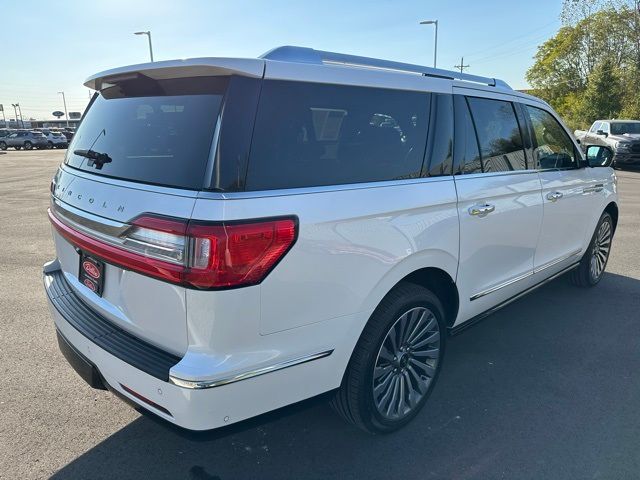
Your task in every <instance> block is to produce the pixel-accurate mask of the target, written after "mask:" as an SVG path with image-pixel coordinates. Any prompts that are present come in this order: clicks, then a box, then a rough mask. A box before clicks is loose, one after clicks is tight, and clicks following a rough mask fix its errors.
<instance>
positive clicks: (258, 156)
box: [246, 80, 430, 190]
mask: <svg viewBox="0 0 640 480" xmlns="http://www.w3.org/2000/svg"><path fill="white" fill-rule="evenodd" d="M429 103H430V95H429V94H425V93H420V92H408V91H399V90H387V89H378V88H368V87H352V86H344V85H325V84H316V83H305V82H288V81H276V80H267V81H265V82H264V85H263V89H262V93H261V96H260V104H259V106H258V114H257V117H256V123H255V129H254V135H253V141H252V144H251V156H250V159H249V168H248V172H247V181H246V189H247V190H271V189H279V188H296V187H312V186H321V185H339V184H349V183H362V182H376V181H385V180H399V179H408V178H416V177H418V176H420V174H421V169H422V163H423V159H424V153H425V146H426V139H427V123H428V115H429Z"/></svg>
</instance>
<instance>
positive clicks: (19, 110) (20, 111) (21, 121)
mask: <svg viewBox="0 0 640 480" xmlns="http://www.w3.org/2000/svg"><path fill="white" fill-rule="evenodd" d="M16 106H17V107H18V115H20V123H21V124H22V128H24V118H22V109H21V108H20V104H19V103H16Z"/></svg>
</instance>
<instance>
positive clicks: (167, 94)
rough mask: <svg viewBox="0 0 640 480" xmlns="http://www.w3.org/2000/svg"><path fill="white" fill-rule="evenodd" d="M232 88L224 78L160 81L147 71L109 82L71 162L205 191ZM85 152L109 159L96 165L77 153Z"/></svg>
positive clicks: (112, 174)
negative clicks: (219, 124) (224, 104)
mask: <svg viewBox="0 0 640 480" xmlns="http://www.w3.org/2000/svg"><path fill="white" fill-rule="evenodd" d="M226 86H227V79H226V78H222V77H199V78H186V79H170V80H162V81H154V80H151V79H149V78H148V77H144V76H142V75H138V76H136V77H134V78H128V79H127V78H125V79H123V80H122V81H120V82H118V83H115V84H113V85H112V86H108V87H107V88H104V89H103V90H102V91H101V92H100V93H99V94H98V95H97V97H96V98H95V100H94V101H93V103H92V104H91V106H90V108H89V109H88V111H87V112H86V114H85V117H84V118H83V120H82V123H81V124H80V127H79V128H78V131H77V132H76V134H75V135H74V137H73V141H72V143H71V145H70V147H69V150H68V154H67V158H66V164H67V165H69V166H71V167H74V168H77V169H80V170H84V171H88V172H91V173H94V174H96V175H104V176H109V177H113V178H119V179H124V180H131V181H136V182H144V183H150V184H156V185H163V186H170V187H178V188H185V189H192V190H199V189H201V188H202V187H203V184H204V183H205V174H206V170H207V164H208V162H209V154H210V150H211V142H212V139H213V134H214V131H215V127H216V122H217V118H218V115H219V113H220V107H221V104H222V99H223V96H224V93H225V89H226ZM82 151H84V152H87V151H92V152H95V153H96V154H104V155H107V156H108V157H107V158H108V159H107V161H106V162H103V161H101V162H98V163H95V162H93V161H92V160H91V159H89V158H86V157H84V156H82V155H81V154H76V153H75V152H78V153H80V152H82ZM102 158H105V157H104V156H103V157H102Z"/></svg>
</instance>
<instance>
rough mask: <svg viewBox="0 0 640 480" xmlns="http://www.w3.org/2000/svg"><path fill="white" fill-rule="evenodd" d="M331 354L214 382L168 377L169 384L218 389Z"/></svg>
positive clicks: (327, 353) (300, 358)
mask: <svg viewBox="0 0 640 480" xmlns="http://www.w3.org/2000/svg"><path fill="white" fill-rule="evenodd" d="M332 353H333V350H326V351H324V352H319V353H314V354H311V355H304V356H301V357H297V358H294V359H291V360H287V361H284V362H280V363H275V364H273V365H269V366H266V367H262V368H258V369H255V370H248V371H246V372H242V373H238V374H236V375H232V376H229V377H222V378H219V379H214V380H183V379H181V378H177V377H174V376H172V375H169V383H173V384H174V385H177V386H178V387H182V388H188V389H193V390H202V389H205V388H214V387H220V386H222V385H227V384H229V383H234V382H239V381H241V380H247V379H248V378H253V377H257V376H259V375H264V374H265V373H271V372H276V371H278V370H282V369H285V368H289V367H293V366H295V365H301V364H303V363H307V362H311V361H313V360H319V359H320V358H324V357H328V356H329V355H331V354H332Z"/></svg>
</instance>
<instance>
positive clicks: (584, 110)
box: [580, 59, 622, 120]
mask: <svg viewBox="0 0 640 480" xmlns="http://www.w3.org/2000/svg"><path fill="white" fill-rule="evenodd" d="M617 72H618V71H617V69H616V65H615V63H614V62H613V61H612V60H611V59H605V60H604V61H603V62H602V63H600V64H599V65H597V66H596V67H595V68H594V70H593V72H592V73H591V76H590V77H589V82H588V84H587V88H586V90H585V92H584V95H583V96H582V101H581V106H580V116H581V118H583V119H590V120H596V119H598V118H616V117H617V116H618V115H619V114H620V110H621V109H622V102H621V97H622V85H621V82H620V78H619V77H618V73H617Z"/></svg>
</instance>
